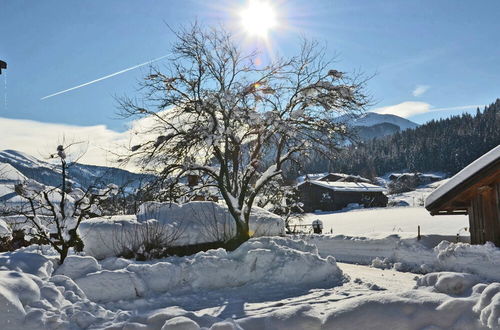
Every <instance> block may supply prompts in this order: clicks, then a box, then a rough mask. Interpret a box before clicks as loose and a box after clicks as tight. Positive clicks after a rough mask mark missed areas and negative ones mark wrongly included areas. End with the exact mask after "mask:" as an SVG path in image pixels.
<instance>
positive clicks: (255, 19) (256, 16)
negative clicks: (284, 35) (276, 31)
mask: <svg viewBox="0 0 500 330" xmlns="http://www.w3.org/2000/svg"><path fill="white" fill-rule="evenodd" d="M240 17H241V24H242V25H243V28H244V29H245V31H246V33H248V34H249V35H251V36H257V37H261V38H266V37H267V35H268V32H269V30H271V29H272V28H274V27H276V25H278V20H277V19H276V13H275V11H274V8H273V7H272V6H271V4H270V3H269V2H268V1H265V0H250V1H249V2H248V5H247V7H246V8H244V9H243V10H242V11H241V12H240Z"/></svg>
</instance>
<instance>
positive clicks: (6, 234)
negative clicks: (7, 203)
mask: <svg viewBox="0 0 500 330" xmlns="http://www.w3.org/2000/svg"><path fill="white" fill-rule="evenodd" d="M11 237H12V230H11V229H10V227H9V225H7V223H6V222H5V221H4V220H2V219H0V239H1V238H3V239H5V238H6V239H9V238H11Z"/></svg>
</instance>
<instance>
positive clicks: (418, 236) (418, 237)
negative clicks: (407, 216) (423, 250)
mask: <svg viewBox="0 0 500 330" xmlns="http://www.w3.org/2000/svg"><path fill="white" fill-rule="evenodd" d="M421 238H422V237H421V236H420V225H418V235H417V240H419V241H420V239H421Z"/></svg>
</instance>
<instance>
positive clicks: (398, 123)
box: [337, 112, 418, 141]
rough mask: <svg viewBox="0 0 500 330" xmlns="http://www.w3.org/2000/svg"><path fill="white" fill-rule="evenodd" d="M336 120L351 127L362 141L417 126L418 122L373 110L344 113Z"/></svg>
mask: <svg viewBox="0 0 500 330" xmlns="http://www.w3.org/2000/svg"><path fill="white" fill-rule="evenodd" d="M337 121H338V122H341V123H345V124H346V125H348V126H351V127H353V128H354V129H355V131H356V133H357V135H358V137H359V138H361V140H364V141H366V140H371V139H373V138H380V137H384V136H388V135H392V134H395V133H397V132H400V131H404V130H407V129H409V128H416V127H418V124H416V123H414V122H412V121H410V120H408V119H405V118H401V117H399V116H396V115H382V114H378V113H375V112H366V113H364V114H362V115H361V116H359V117H353V116H350V115H344V116H340V117H338V118H337Z"/></svg>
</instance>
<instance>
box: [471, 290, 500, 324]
mask: <svg viewBox="0 0 500 330" xmlns="http://www.w3.org/2000/svg"><path fill="white" fill-rule="evenodd" d="M473 309H474V312H476V313H479V319H480V321H481V323H482V324H483V325H484V326H487V327H489V328H492V329H500V283H492V284H490V285H488V286H487V287H485V288H484V289H483V291H482V292H481V296H480V298H479V300H478V302H477V303H476V305H474V308H473Z"/></svg>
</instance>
